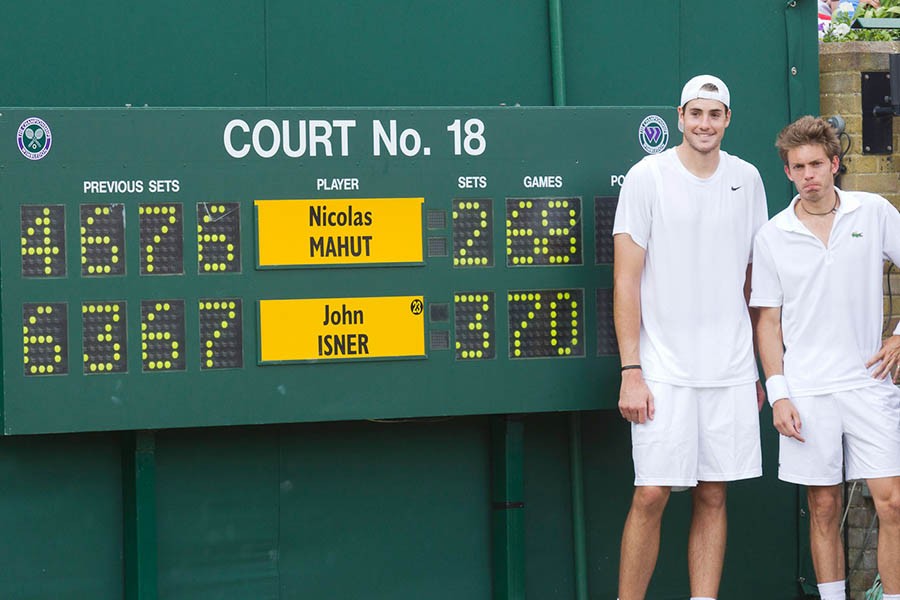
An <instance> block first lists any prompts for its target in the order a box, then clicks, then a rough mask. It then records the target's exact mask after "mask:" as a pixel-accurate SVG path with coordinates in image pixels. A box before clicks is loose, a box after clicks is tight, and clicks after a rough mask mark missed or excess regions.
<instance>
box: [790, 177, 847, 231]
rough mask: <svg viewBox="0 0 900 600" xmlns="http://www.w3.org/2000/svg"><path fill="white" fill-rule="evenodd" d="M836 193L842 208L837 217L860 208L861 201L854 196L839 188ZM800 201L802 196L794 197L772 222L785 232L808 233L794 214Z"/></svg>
mask: <svg viewBox="0 0 900 600" xmlns="http://www.w3.org/2000/svg"><path fill="white" fill-rule="evenodd" d="M834 191H835V192H836V193H837V195H838V199H839V200H840V201H841V204H840V206H838V209H837V215H842V214H845V213H851V212H853V211H854V210H856V209H857V208H859V199H858V198H857V197H856V196H854V195H853V194H849V193H847V192H844V191H843V190H841V189H840V188H838V187H837V186H835V187H834ZM799 201H800V194H797V195H796V196H794V199H793V200H791V203H790V204H789V205H788V207H787V208H785V209H784V210H783V211H781V212H780V213H778V214H777V215H775V217H774V218H773V219H772V221H774V222H775V225H776V226H777V227H778V228H779V229H783V230H784V231H797V232H806V231H807V229H806V227H804V225H803V223H801V222H800V219H799V217H797V213H795V212H794V206H795V205H796V204H797V202H799Z"/></svg>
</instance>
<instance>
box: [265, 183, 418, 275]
mask: <svg viewBox="0 0 900 600" xmlns="http://www.w3.org/2000/svg"><path fill="white" fill-rule="evenodd" d="M424 202H425V199H424V198H356V199H352V200H257V201H256V202H255V204H256V226H257V231H256V239H257V244H258V246H257V251H258V252H257V257H258V261H259V266H260V267H282V266H300V265H359V264H389V263H421V262H422V204H423V203H424Z"/></svg>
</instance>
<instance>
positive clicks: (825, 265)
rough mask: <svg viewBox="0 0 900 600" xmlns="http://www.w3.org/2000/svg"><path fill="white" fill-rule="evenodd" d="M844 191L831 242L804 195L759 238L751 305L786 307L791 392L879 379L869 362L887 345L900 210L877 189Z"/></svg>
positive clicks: (899, 241)
mask: <svg viewBox="0 0 900 600" xmlns="http://www.w3.org/2000/svg"><path fill="white" fill-rule="evenodd" d="M835 189H836V188H835ZM837 192H838V196H839V197H840V206H839V207H838V210H837V214H836V215H835V218H834V224H833V226H832V230H831V236H830V238H829V240H828V247H827V248H826V247H825V245H824V244H823V243H822V242H821V241H820V240H819V238H817V237H816V236H815V235H813V234H812V233H811V232H810V231H809V230H808V229H807V228H806V227H805V226H804V225H803V224H802V223H801V222H800V219H798V218H797V215H796V214H795V213H794V205H795V204H796V203H797V200H798V198H799V196H796V197H794V199H793V201H791V204H790V206H788V207H787V208H786V209H784V210H783V211H781V212H780V213H778V214H777V215H776V216H775V217H773V218H772V220H771V221H769V222H768V223H766V225H765V226H764V227H763V228H762V229H760V231H759V233H758V234H757V236H756V242H755V244H754V263H753V294H752V296H751V298H750V305H751V306H759V307H778V306H780V307H781V329H782V334H783V336H784V346H785V353H784V374H785V377H786V378H787V380H788V386H789V388H790V390H791V395H792V396H813V395H820V394H829V393H832V392H839V391H844V390H850V389H857V388H861V387H867V386H870V385H876V384H878V383H879V381H877V380H875V379H873V378H872V377H871V372H872V371H873V370H874V367H873V368H872V369H866V362H867V361H868V360H869V359H870V358H871V357H872V356H873V355H874V354H875V353H877V352H878V350H879V349H880V348H881V330H882V327H883V318H884V315H883V309H884V290H883V283H882V281H883V274H884V271H883V269H884V260H885V259H888V260H892V261H893V262H895V263H898V264H900V213H898V212H897V209H896V208H894V207H893V206H892V205H891V204H890V203H889V202H888V201H887V200H885V199H884V198H882V197H881V196H878V195H876V194H869V193H864V192H845V191H842V190H837ZM894 333H895V334H900V326H898V327H897V329H896V330H895V331H894Z"/></svg>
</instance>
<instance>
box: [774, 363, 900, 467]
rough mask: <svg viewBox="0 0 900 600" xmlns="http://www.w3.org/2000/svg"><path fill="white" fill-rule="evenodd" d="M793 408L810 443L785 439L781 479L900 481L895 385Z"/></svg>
mask: <svg viewBox="0 0 900 600" xmlns="http://www.w3.org/2000/svg"><path fill="white" fill-rule="evenodd" d="M791 402H793V403H794V406H795V407H796V408H797V412H798V413H799V414H800V435H801V436H803V439H805V440H806V441H805V442H803V443H801V442H798V441H797V440H795V439H792V438H789V437H785V436H783V435H782V436H780V443H779V451H778V478H779V479H781V480H783V481H789V482H791V483H800V484H803V485H836V484H838V483H841V482H842V481H843V480H844V473H843V469H842V467H844V466H846V477H847V479H848V480H850V479H876V478H879V477H894V476H897V475H900V389H897V388H896V387H895V386H894V385H893V384H892V383H890V382H889V381H885V382H884V383H883V384H879V385H873V386H870V387H865V388H861V389H856V390H849V391H846V392H835V393H833V394H825V395H822V396H799V397H797V398H792V399H791Z"/></svg>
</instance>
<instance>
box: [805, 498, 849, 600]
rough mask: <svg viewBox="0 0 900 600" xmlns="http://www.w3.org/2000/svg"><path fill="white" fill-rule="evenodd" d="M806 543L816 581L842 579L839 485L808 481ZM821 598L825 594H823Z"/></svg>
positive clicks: (842, 558) (842, 561)
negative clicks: (807, 539)
mask: <svg viewBox="0 0 900 600" xmlns="http://www.w3.org/2000/svg"><path fill="white" fill-rule="evenodd" d="M806 498H807V501H808V502H809V515H810V519H809V545H810V550H811V552H812V559H813V567H815V569H816V580H817V581H818V582H819V584H828V583H833V582H837V581H840V582H843V581H844V577H845V575H844V546H843V544H842V543H841V505H842V504H843V501H842V499H841V486H840V485H825V486H823V485H810V486H808V487H807V488H806ZM823 600H824V597H823Z"/></svg>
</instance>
